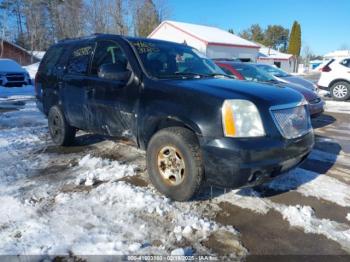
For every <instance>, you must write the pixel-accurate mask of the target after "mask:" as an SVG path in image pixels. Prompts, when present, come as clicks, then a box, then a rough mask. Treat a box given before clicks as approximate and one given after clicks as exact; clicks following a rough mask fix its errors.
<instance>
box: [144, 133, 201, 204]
mask: <svg viewBox="0 0 350 262" xmlns="http://www.w3.org/2000/svg"><path fill="white" fill-rule="evenodd" d="M147 169H148V173H149V176H150V180H151V182H152V183H153V185H154V186H155V187H156V188H157V190H158V191H159V192H161V193H162V194H164V195H166V196H168V197H170V198H171V199H174V200H177V201H186V200H190V199H191V198H192V197H193V196H194V195H195V194H196V193H197V192H198V190H199V188H200V185H201V183H202V180H203V167H202V158H201V154H200V147H199V144H198V141H197V137H196V136H195V134H194V133H193V132H191V131H190V130H188V129H186V128H180V127H170V128H165V129H162V130H161V131H159V132H158V133H156V134H155V135H154V136H153V137H152V139H151V141H150V142H149V145H148V148H147Z"/></svg>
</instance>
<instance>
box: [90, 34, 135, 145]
mask: <svg viewBox="0 0 350 262" xmlns="http://www.w3.org/2000/svg"><path fill="white" fill-rule="evenodd" d="M103 64H119V65H121V66H122V67H125V68H128V69H129V70H132V68H131V65H130V63H129V59H128V58H127V55H126V52H125V48H123V47H122V45H121V43H118V42H117V41H111V40H100V41H98V42H97V45H96V48H95V51H94V57H93V60H92V63H91V72H90V82H89V93H88V98H87V99H88V101H89V107H90V113H91V114H90V119H89V123H90V124H91V126H90V129H91V130H94V131H97V132H99V133H103V134H106V135H110V136H118V137H127V138H129V139H131V140H133V141H135V142H137V128H136V126H137V125H136V118H137V108H138V101H139V88H138V86H137V85H136V84H135V83H134V82H133V81H128V80H126V81H117V80H108V79H103V78H100V77H99V76H98V74H97V73H98V69H99V67H100V66H101V65H103Z"/></svg>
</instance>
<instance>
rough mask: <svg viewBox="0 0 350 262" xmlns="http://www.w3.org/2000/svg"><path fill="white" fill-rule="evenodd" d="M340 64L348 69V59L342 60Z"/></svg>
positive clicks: (349, 64) (349, 61)
mask: <svg viewBox="0 0 350 262" xmlns="http://www.w3.org/2000/svg"><path fill="white" fill-rule="evenodd" d="M340 64H341V65H343V66H346V67H349V68H350V58H349V59H344V60H343V61H341V62H340Z"/></svg>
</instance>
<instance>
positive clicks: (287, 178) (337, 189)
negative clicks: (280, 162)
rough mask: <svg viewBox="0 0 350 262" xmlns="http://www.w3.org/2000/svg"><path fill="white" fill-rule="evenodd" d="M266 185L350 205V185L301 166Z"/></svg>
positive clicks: (346, 205)
mask: <svg viewBox="0 0 350 262" xmlns="http://www.w3.org/2000/svg"><path fill="white" fill-rule="evenodd" d="M266 186H267V187H269V188H272V189H274V190H281V191H285V190H291V189H295V190H296V191H298V192H299V193H301V194H303V195H304V196H313V197H316V198H321V199H324V200H327V201H330V202H333V203H336V204H338V205H340V206H343V207H350V185H347V184H345V183H342V182H340V181H339V180H337V179H335V178H333V177H329V176H326V175H321V174H317V173H314V172H311V171H308V170H304V169H301V168H297V169H295V170H293V171H291V172H289V173H287V174H284V175H281V176H279V177H277V178H276V179H274V180H273V181H271V182H270V183H269V184H267V185H266Z"/></svg>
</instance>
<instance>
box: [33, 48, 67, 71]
mask: <svg viewBox="0 0 350 262" xmlns="http://www.w3.org/2000/svg"><path fill="white" fill-rule="evenodd" d="M63 51H64V48H63V46H57V47H51V48H50V49H49V50H48V51H47V52H46V54H45V56H44V58H43V60H42V61H41V63H40V68H39V71H40V72H41V73H44V74H48V73H50V72H52V71H53V69H54V67H55V66H56V65H57V63H58V61H59V60H60V58H61V56H62V54H63Z"/></svg>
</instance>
